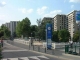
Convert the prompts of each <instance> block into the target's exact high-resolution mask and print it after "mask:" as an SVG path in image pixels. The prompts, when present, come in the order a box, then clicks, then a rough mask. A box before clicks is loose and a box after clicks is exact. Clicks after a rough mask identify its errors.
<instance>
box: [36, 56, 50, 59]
mask: <svg viewBox="0 0 80 60" xmlns="http://www.w3.org/2000/svg"><path fill="white" fill-rule="evenodd" d="M38 57H40V58H44V59H49V58H48V57H46V56H38Z"/></svg>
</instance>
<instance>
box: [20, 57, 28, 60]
mask: <svg viewBox="0 0 80 60" xmlns="http://www.w3.org/2000/svg"><path fill="white" fill-rule="evenodd" d="M19 59H21V60H29V59H28V57H20V58H19Z"/></svg>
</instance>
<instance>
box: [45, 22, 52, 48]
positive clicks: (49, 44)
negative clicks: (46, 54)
mask: <svg viewBox="0 0 80 60" xmlns="http://www.w3.org/2000/svg"><path fill="white" fill-rule="evenodd" d="M46 41H47V49H51V47H52V24H50V23H48V24H46Z"/></svg>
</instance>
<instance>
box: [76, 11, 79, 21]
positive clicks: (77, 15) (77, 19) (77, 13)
mask: <svg viewBox="0 0 80 60" xmlns="http://www.w3.org/2000/svg"><path fill="white" fill-rule="evenodd" d="M75 17H76V21H80V11H78V12H76V15H75Z"/></svg>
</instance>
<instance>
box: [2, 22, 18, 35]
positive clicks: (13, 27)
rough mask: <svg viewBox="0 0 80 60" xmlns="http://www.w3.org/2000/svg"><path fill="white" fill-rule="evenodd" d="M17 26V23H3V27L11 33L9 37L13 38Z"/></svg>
mask: <svg viewBox="0 0 80 60" xmlns="http://www.w3.org/2000/svg"><path fill="white" fill-rule="evenodd" d="M17 24H18V21H10V22H9V23H5V24H3V25H4V26H6V27H7V28H8V29H9V30H10V31H11V36H13V34H14V32H15V30H16V26H17Z"/></svg>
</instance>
